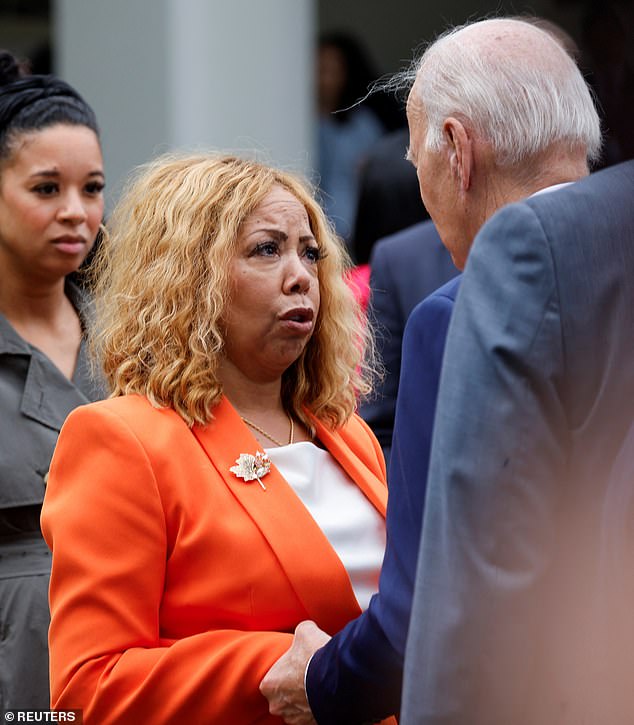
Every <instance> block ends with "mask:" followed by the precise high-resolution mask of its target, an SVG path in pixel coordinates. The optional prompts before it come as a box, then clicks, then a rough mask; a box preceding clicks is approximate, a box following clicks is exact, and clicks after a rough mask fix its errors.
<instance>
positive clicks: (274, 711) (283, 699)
mask: <svg viewBox="0 0 634 725" xmlns="http://www.w3.org/2000/svg"><path fill="white" fill-rule="evenodd" d="M329 639H330V637H329V636H328V635H327V634H326V633H325V632H323V631H322V630H321V629H319V627H318V626H317V625H316V624H315V623H314V622H311V621H305V622H300V623H299V624H298V625H297V627H296V629H295V637H294V638H293V643H292V645H291V646H290V648H289V650H288V651H287V652H286V653H285V654H283V655H282V656H281V657H280V658H279V660H278V661H277V662H276V663H275V664H274V665H273V667H271V669H270V670H269V671H268V672H267V673H266V675H265V676H264V678H263V680H262V682H261V683H260V692H261V693H262V694H263V695H264V697H266V699H267V700H268V701H269V712H270V713H271V715H277V716H279V717H281V718H282V719H283V720H284V722H286V723H287V725H316V723H315V720H314V718H313V714H312V712H311V710H310V706H309V704H308V700H307V698H306V689H305V687H304V673H305V672H306V665H307V664H308V661H309V660H310V658H311V657H312V655H313V653H314V652H315V651H316V650H318V649H319V648H320V647H323V646H324V645H325V644H326V642H328V640H329Z"/></svg>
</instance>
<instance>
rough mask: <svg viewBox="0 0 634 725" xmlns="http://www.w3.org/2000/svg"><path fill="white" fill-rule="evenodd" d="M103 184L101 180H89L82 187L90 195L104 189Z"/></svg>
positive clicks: (95, 194) (99, 192)
mask: <svg viewBox="0 0 634 725" xmlns="http://www.w3.org/2000/svg"><path fill="white" fill-rule="evenodd" d="M104 187H105V184H104V183H103V181H91V182H89V183H88V184H86V186H85V187H84V189H85V190H86V193H87V194H90V195H91V196H97V195H99V194H101V192H102V191H103V190H104Z"/></svg>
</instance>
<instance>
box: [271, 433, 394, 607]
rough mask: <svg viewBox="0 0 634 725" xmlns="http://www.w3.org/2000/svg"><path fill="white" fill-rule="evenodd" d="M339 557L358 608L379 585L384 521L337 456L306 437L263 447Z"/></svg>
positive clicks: (364, 605)
mask: <svg viewBox="0 0 634 725" xmlns="http://www.w3.org/2000/svg"><path fill="white" fill-rule="evenodd" d="M265 451H266V453H267V454H268V456H269V458H270V460H271V462H272V463H273V464H274V465H275V466H276V467H277V469H278V470H279V472H280V473H281V474H282V476H284V478H285V479H286V481H288V483H289V485H290V486H291V487H292V488H293V490H294V491H295V493H296V494H297V495H298V496H299V498H300V499H301V501H302V503H303V504H304V506H306V508H307V509H308V511H309V512H310V514H311V515H312V517H313V518H314V519H315V521H316V522H317V524H318V525H319V527H320V528H321V530H322V531H323V533H324V535H325V536H326V538H327V539H328V541H329V542H330V545H331V546H332V548H333V549H334V550H335V551H336V553H337V554H338V556H339V558H340V559H341V561H342V563H343V565H344V567H345V569H346V571H347V572H348V576H349V577H350V581H351V583H352V589H353V591H354V593H355V595H356V597H357V601H358V602H359V606H360V607H361V609H367V606H368V604H369V603H370V598H371V597H372V595H373V594H376V592H377V591H378V585H379V571H380V569H381V562H382V561H383V553H384V552H385V521H384V519H383V517H382V516H381V515H380V514H379V512H378V511H377V510H376V509H375V508H374V506H373V505H372V504H371V503H370V502H369V501H368V499H367V498H366V497H365V496H364V495H363V493H362V491H361V490H360V489H359V488H358V486H357V485H356V484H355V483H354V482H353V481H352V480H351V479H350V477H349V476H348V474H347V473H346V472H345V471H344V470H343V468H341V466H340V465H339V464H338V463H337V461H335V459H334V458H333V457H332V456H331V455H330V453H329V452H328V451H326V450H323V449H321V448H319V447H318V446H316V445H315V444H314V443H311V442H309V441H300V442H298V443H293V444H291V445H287V446H281V447H279V448H266V449H265Z"/></svg>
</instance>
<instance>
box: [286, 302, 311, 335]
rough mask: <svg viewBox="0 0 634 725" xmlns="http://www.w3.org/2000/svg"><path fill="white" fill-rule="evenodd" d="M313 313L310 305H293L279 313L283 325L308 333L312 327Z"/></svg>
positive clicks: (295, 330)
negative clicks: (290, 308)
mask: <svg viewBox="0 0 634 725" xmlns="http://www.w3.org/2000/svg"><path fill="white" fill-rule="evenodd" d="M313 318H314V313H313V311H312V310H311V309H310V307H295V308H293V309H292V310H288V311H287V312H285V313H284V314H282V315H280V321H281V322H282V323H283V325H284V327H286V328H287V329H289V330H292V331H294V332H301V333H309V332H311V331H312V329H313Z"/></svg>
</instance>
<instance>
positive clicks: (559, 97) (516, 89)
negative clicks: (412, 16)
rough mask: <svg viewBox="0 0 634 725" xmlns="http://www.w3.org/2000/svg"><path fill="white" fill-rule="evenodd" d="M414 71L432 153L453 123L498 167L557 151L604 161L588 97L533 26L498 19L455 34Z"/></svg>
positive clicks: (555, 47)
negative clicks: (485, 148)
mask: <svg viewBox="0 0 634 725" xmlns="http://www.w3.org/2000/svg"><path fill="white" fill-rule="evenodd" d="M415 71H416V80H417V83H416V86H415V92H416V94H417V96H416V97H417V100H418V101H419V102H420V103H421V107H422V110H423V112H424V114H425V118H426V122H427V136H426V145H427V148H428V149H430V150H439V149H440V147H441V145H442V127H443V122H444V121H445V119H446V118H448V117H450V116H453V117H455V118H457V119H459V120H460V121H461V122H462V123H463V124H465V126H469V127H470V128H471V130H472V132H473V133H475V134H477V135H478V136H479V137H480V138H482V139H483V140H484V141H486V142H488V143H489V144H490V145H491V147H492V150H493V153H494V156H495V158H496V162H497V163H498V164H499V165H500V166H514V165H516V164H520V163H523V162H526V161H528V160H530V159H532V158H534V157H536V156H540V155H541V154H543V153H545V152H550V151H552V149H553V148H558V149H561V150H570V151H571V152H573V153H579V152H580V151H582V152H584V153H585V155H586V157H587V159H588V160H589V161H593V160H596V159H597V158H598V156H599V152H600V148H601V129H600V122H599V117H598V114H597V111H596V109H595V106H594V103H593V100H592V96H591V93H590V90H589V88H588V86H587V84H586V82H585V81H584V79H583V76H582V75H581V72H580V71H579V69H578V67H577V65H576V64H575V62H574V60H573V59H572V58H571V57H570V55H569V54H568V53H567V52H566V51H565V49H564V48H563V46H562V45H561V43H560V42H558V41H557V40H556V39H555V38H554V37H553V35H552V34H549V33H548V32H546V31H544V30H541V29H540V28H538V27H536V25H534V24H531V23H528V22H524V21H522V20H518V19H504V18H499V19H491V20H483V21H479V22H476V23H471V24H467V25H463V26H461V27H458V28H455V29H453V30H451V31H449V32H448V33H446V34H445V35H443V36H441V37H440V38H439V39H438V40H436V42H435V43H433V44H432V45H431V46H430V47H429V48H428V49H427V50H426V51H425V53H424V54H423V56H422V58H421V60H420V61H419V63H418V65H417V66H416V68H415Z"/></svg>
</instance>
